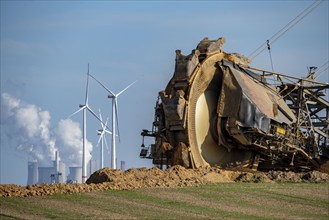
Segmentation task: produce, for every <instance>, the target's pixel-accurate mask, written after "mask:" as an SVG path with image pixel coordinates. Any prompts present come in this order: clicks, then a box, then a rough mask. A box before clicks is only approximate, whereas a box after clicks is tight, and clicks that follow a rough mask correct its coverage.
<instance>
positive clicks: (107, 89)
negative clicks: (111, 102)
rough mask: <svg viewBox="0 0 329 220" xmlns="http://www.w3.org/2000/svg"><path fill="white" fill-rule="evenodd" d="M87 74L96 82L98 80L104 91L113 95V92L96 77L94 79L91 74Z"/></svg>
mask: <svg viewBox="0 0 329 220" xmlns="http://www.w3.org/2000/svg"><path fill="white" fill-rule="evenodd" d="M89 76H91V78H93V79H94V80H96V82H98V83H99V84H100V85H101V86H102V87H103V88H104V89H105V90H106V91H108V92H109V93H110V94H111V95H113V96H115V94H114V93H113V92H112V91H111V90H110V89H109V88H107V87H106V86H105V85H104V84H103V83H101V82H100V81H99V80H98V79H96V78H95V77H94V76H93V75H91V74H89Z"/></svg>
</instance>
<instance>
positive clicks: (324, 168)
mask: <svg viewBox="0 0 329 220" xmlns="http://www.w3.org/2000/svg"><path fill="white" fill-rule="evenodd" d="M317 171H319V172H321V173H328V174H329V160H328V161H327V162H325V163H324V164H322V165H321V166H320V168H319V169H318V170H317Z"/></svg>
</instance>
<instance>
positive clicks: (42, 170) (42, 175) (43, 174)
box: [38, 167, 55, 184]
mask: <svg viewBox="0 0 329 220" xmlns="http://www.w3.org/2000/svg"><path fill="white" fill-rule="evenodd" d="M38 172H39V184H44V183H48V184H51V183H53V175H54V173H55V169H54V167H39V168H38Z"/></svg>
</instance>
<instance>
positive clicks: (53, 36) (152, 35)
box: [0, 1, 329, 185]
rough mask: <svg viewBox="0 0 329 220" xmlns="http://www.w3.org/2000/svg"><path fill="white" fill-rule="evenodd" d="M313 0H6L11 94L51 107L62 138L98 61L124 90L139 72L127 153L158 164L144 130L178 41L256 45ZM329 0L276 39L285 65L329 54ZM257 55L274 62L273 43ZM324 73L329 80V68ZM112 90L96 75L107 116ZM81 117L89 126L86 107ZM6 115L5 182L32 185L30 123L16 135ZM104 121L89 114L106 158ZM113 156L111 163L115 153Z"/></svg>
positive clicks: (122, 101)
mask: <svg viewBox="0 0 329 220" xmlns="http://www.w3.org/2000/svg"><path fill="white" fill-rule="evenodd" d="M312 2H313V1H183V2H176V1H158V2H155V1H59V2H52V1H1V94H3V93H6V94H10V95H11V97H14V98H16V99H19V100H21V103H23V104H22V106H25V107H26V106H29V105H34V106H36V107H37V108H38V111H39V113H41V112H45V111H47V112H48V113H49V116H50V119H49V122H50V124H49V135H50V137H51V139H52V138H53V139H56V138H57V136H56V129H57V128H58V123H59V122H60V120H63V119H66V117H67V116H69V115H70V114H71V113H73V112H74V111H75V110H77V108H78V105H79V104H82V103H83V101H84V95H85V83H86V72H87V65H88V63H89V64H90V72H91V73H92V74H93V75H94V76H96V77H97V78H98V79H99V80H101V81H102V82H104V83H105V84H106V85H108V87H110V88H111V89H112V90H113V91H114V92H119V91H120V90H121V89H123V88H124V87H125V86H127V85H128V84H130V83H131V82H133V81H135V80H138V83H136V84H135V85H133V86H132V87H131V88H130V89H129V90H127V91H126V92H125V93H124V94H122V96H120V97H119V120H120V133H121V142H120V143H119V144H118V153H117V156H118V161H120V160H124V161H126V168H130V167H143V166H147V167H150V166H151V162H150V161H148V160H142V159H139V151H140V144H141V137H140V131H141V129H143V128H146V129H150V128H151V125H152V121H153V114H154V104H155V101H156V98H157V94H158V91H160V90H162V89H164V88H165V86H166V84H167V82H168V81H169V79H170V77H171V76H172V73H173V71H174V61H175V50H176V49H181V50H182V53H183V54H189V53H190V52H191V50H192V49H194V48H195V47H196V45H197V44H198V42H199V41H200V40H201V39H202V38H204V37H206V36H207V37H209V38H210V39H217V38H218V37H225V38H226V44H225V45H224V50H225V51H226V52H238V53H241V54H244V55H249V54H250V53H251V52H253V51H254V50H255V49H256V48H257V47H258V46H260V45H261V44H262V43H264V42H265V41H266V40H267V39H269V38H270V37H271V36H273V35H274V34H275V33H276V32H277V31H278V30H280V29H281V28H282V27H283V26H285V25H286V24H287V23H288V22H289V21H291V20H292V19H293V18H295V17H296V16H297V15H298V14H299V13H300V12H301V11H303V10H304V9H305V8H307V7H308V6H309V5H310V4H312ZM328 7H329V6H328V1H324V2H322V3H321V4H320V5H319V6H318V7H317V8H316V9H315V10H314V11H313V12H311V13H310V14H309V15H308V16H306V17H305V18H304V19H303V20H302V21H301V22H300V23H298V24H297V25H296V26H295V27H293V28H292V29H291V30H289V31H288V32H287V33H286V34H284V35H283V36H282V37H281V38H280V39H279V40H278V41H277V42H275V44H273V45H272V58H273V65H274V70H275V71H277V72H282V73H286V74H291V75H295V76H298V77H303V76H305V75H306V72H307V66H321V65H322V64H324V63H325V62H327V61H328V57H329V55H328V48H329V46H328V38H329V37H328V26H329V25H328V20H329V19H328V11H329V8H328ZM251 65H252V66H255V67H260V68H264V69H270V68H271V66H270V61H269V55H268V53H267V52H266V51H265V52H263V53H262V54H260V55H259V56H258V57H257V58H255V59H254V60H253V63H252V64H251ZM318 80H319V81H322V82H328V71H326V72H325V73H323V74H322V75H321V77H319V79H318ZM106 96H107V94H106V92H105V91H104V90H103V89H102V88H100V87H99V86H98V85H97V84H96V83H95V82H94V81H91V83H90V103H89V104H90V106H91V107H92V108H93V109H94V110H95V111H97V112H98V108H100V109H101V111H102V113H103V117H104V118H106V117H107V115H109V114H110V108H111V106H110V100H109V99H107V98H106ZM3 104H4V103H3V102H2V103H1V105H2V107H3ZM2 114H3V112H2ZM72 120H74V121H76V122H78V123H80V126H81V125H82V114H80V115H76V116H74V117H73V118H72ZM6 123H7V121H5V120H2V122H1V148H0V149H1V151H0V153H1V162H0V166H1V167H0V168H1V173H0V183H16V184H21V185H24V184H26V179H27V162H28V160H32V158H31V156H29V154H28V153H27V152H26V151H24V150H23V151H22V150H21V151H19V150H17V145H18V144H23V145H24V143H25V142H24V141H22V139H19V137H18V135H19V134H20V133H19V132H20V131H21V130H17V131H16V132H15V135H8V134H10V133H11V132H12V130H10V129H12V127H11V126H12V125H8V124H6ZM99 128H100V125H99V122H97V121H96V120H95V119H94V118H92V116H88V131H87V132H88V133H87V139H88V140H89V141H90V142H91V143H92V145H93V155H94V157H93V159H98V151H99V148H97V147H96V144H97V140H98V137H97V135H96V131H95V130H96V129H99ZM38 140H39V139H38ZM107 141H108V142H110V137H107ZM27 142H28V141H27ZM57 142H58V141H57ZM57 142H56V144H60V143H57ZM149 143H151V140H149ZM34 144H35V142H34ZM105 165H106V166H109V165H110V157H109V155H106V156H105Z"/></svg>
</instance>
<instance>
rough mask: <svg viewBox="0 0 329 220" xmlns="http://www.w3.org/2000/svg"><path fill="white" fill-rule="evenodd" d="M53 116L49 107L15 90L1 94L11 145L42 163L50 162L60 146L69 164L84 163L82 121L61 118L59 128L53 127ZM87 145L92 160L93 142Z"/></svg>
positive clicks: (4, 120)
mask: <svg viewBox="0 0 329 220" xmlns="http://www.w3.org/2000/svg"><path fill="white" fill-rule="evenodd" d="M50 119H51V117H50V113H49V112H48V111H43V110H42V109H41V108H39V107H38V106H36V105H33V104H27V103H25V102H23V101H21V100H20V99H18V98H16V97H14V96H12V95H11V94H8V93H2V94H1V121H0V124H1V126H2V128H4V132H5V135H6V136H7V137H8V138H7V139H8V140H9V144H10V145H11V146H13V147H15V148H16V149H17V150H19V151H20V152H25V153H27V154H29V155H30V156H31V158H32V159H33V160H35V161H38V162H39V164H41V165H50V162H51V160H54V155H55V152H56V150H59V154H60V155H61V159H62V160H63V161H64V162H65V163H66V164H67V165H71V166H73V165H74V166H80V165H81V160H82V132H81V130H80V127H79V123H77V122H74V121H72V120H71V119H66V120H61V121H60V122H59V123H58V126H57V128H55V129H53V130H51V124H50ZM1 145H3V144H1ZM86 147H87V161H88V160H89V159H90V158H91V154H90V152H91V149H92V145H91V143H90V142H88V141H87V146H86ZM88 152H89V154H88Z"/></svg>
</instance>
